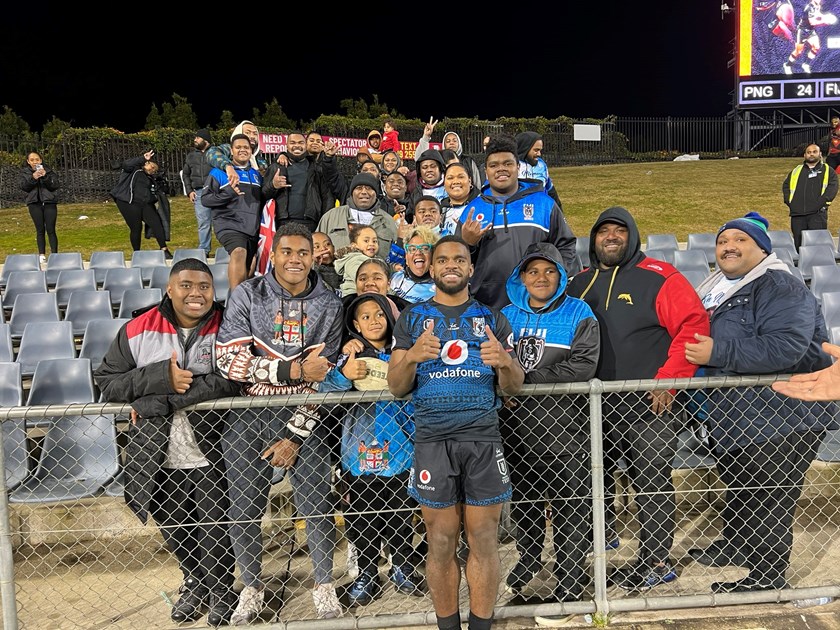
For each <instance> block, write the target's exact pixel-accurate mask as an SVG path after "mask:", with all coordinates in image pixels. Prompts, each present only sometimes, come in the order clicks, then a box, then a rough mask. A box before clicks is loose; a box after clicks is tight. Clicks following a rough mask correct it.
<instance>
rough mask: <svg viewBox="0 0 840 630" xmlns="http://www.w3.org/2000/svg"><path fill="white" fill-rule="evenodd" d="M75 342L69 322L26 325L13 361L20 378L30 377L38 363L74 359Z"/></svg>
mask: <svg viewBox="0 0 840 630" xmlns="http://www.w3.org/2000/svg"><path fill="white" fill-rule="evenodd" d="M75 357H76V340H75V339H74V338H73V325H72V324H71V323H70V322H32V323H29V324H27V325H26V328H24V330H23V336H22V337H21V339H20V347H19V348H18V353H17V357H15V361H17V362H18V363H20V373H21V375H22V376H24V377H26V376H32V375H33V374H35V369H36V367H37V366H38V363H39V362H40V361H44V360H45V359H74V358H75Z"/></svg>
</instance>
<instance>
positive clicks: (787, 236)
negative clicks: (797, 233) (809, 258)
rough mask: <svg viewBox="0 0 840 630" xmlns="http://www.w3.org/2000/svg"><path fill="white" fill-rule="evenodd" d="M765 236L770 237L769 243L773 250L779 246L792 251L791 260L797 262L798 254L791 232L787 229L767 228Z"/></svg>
mask: <svg viewBox="0 0 840 630" xmlns="http://www.w3.org/2000/svg"><path fill="white" fill-rule="evenodd" d="M767 236H769V237H770V244H771V245H772V246H773V251H776V249H778V248H779V247H784V248H786V249H789V250H791V252H792V253H793V262H795V263H798V262H799V254H798V253H797V251H796V243H795V242H794V240H793V234H791V233H790V232H789V231H788V230H767Z"/></svg>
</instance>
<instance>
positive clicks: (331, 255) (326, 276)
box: [312, 232, 343, 294]
mask: <svg viewBox="0 0 840 630" xmlns="http://www.w3.org/2000/svg"><path fill="white" fill-rule="evenodd" d="M312 257H313V261H314V262H313V265H312V268H313V269H314V270H315V271H317V272H318V274H319V275H320V276H321V278H323V280H324V282H325V283H326V284H327V285H329V287H330V288H331V289H333V290H334V291H336V293H339V294H340V293H341V292H340V291H339V287H340V286H341V281H342V279H343V278H342V275H341V274H340V273H338V272H337V271H336V270H335V246H334V245H333V242H332V239H330V237H329V236H328V235H327V234H324V233H323V232H313V233H312Z"/></svg>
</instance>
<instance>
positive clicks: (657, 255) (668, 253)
mask: <svg viewBox="0 0 840 630" xmlns="http://www.w3.org/2000/svg"><path fill="white" fill-rule="evenodd" d="M675 251H676V250H674V249H646V250H645V256H648V257H649V258H654V259H656V260H662V261H664V262H666V263H668V264H669V265H673V264H674V252H675Z"/></svg>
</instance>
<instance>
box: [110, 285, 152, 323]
mask: <svg viewBox="0 0 840 630" xmlns="http://www.w3.org/2000/svg"><path fill="white" fill-rule="evenodd" d="M161 299H163V294H162V292H161V290H160V289H158V288H152V289H127V290H126V292H125V293H123V298H122V301H121V302H120V309H119V311H118V313H117V317H120V318H127V319H131V318H132V317H133V315H132V313H133V312H134V311H136V310H137V309H140V308H144V307H146V306H152V305H153V304H160V301H161Z"/></svg>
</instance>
